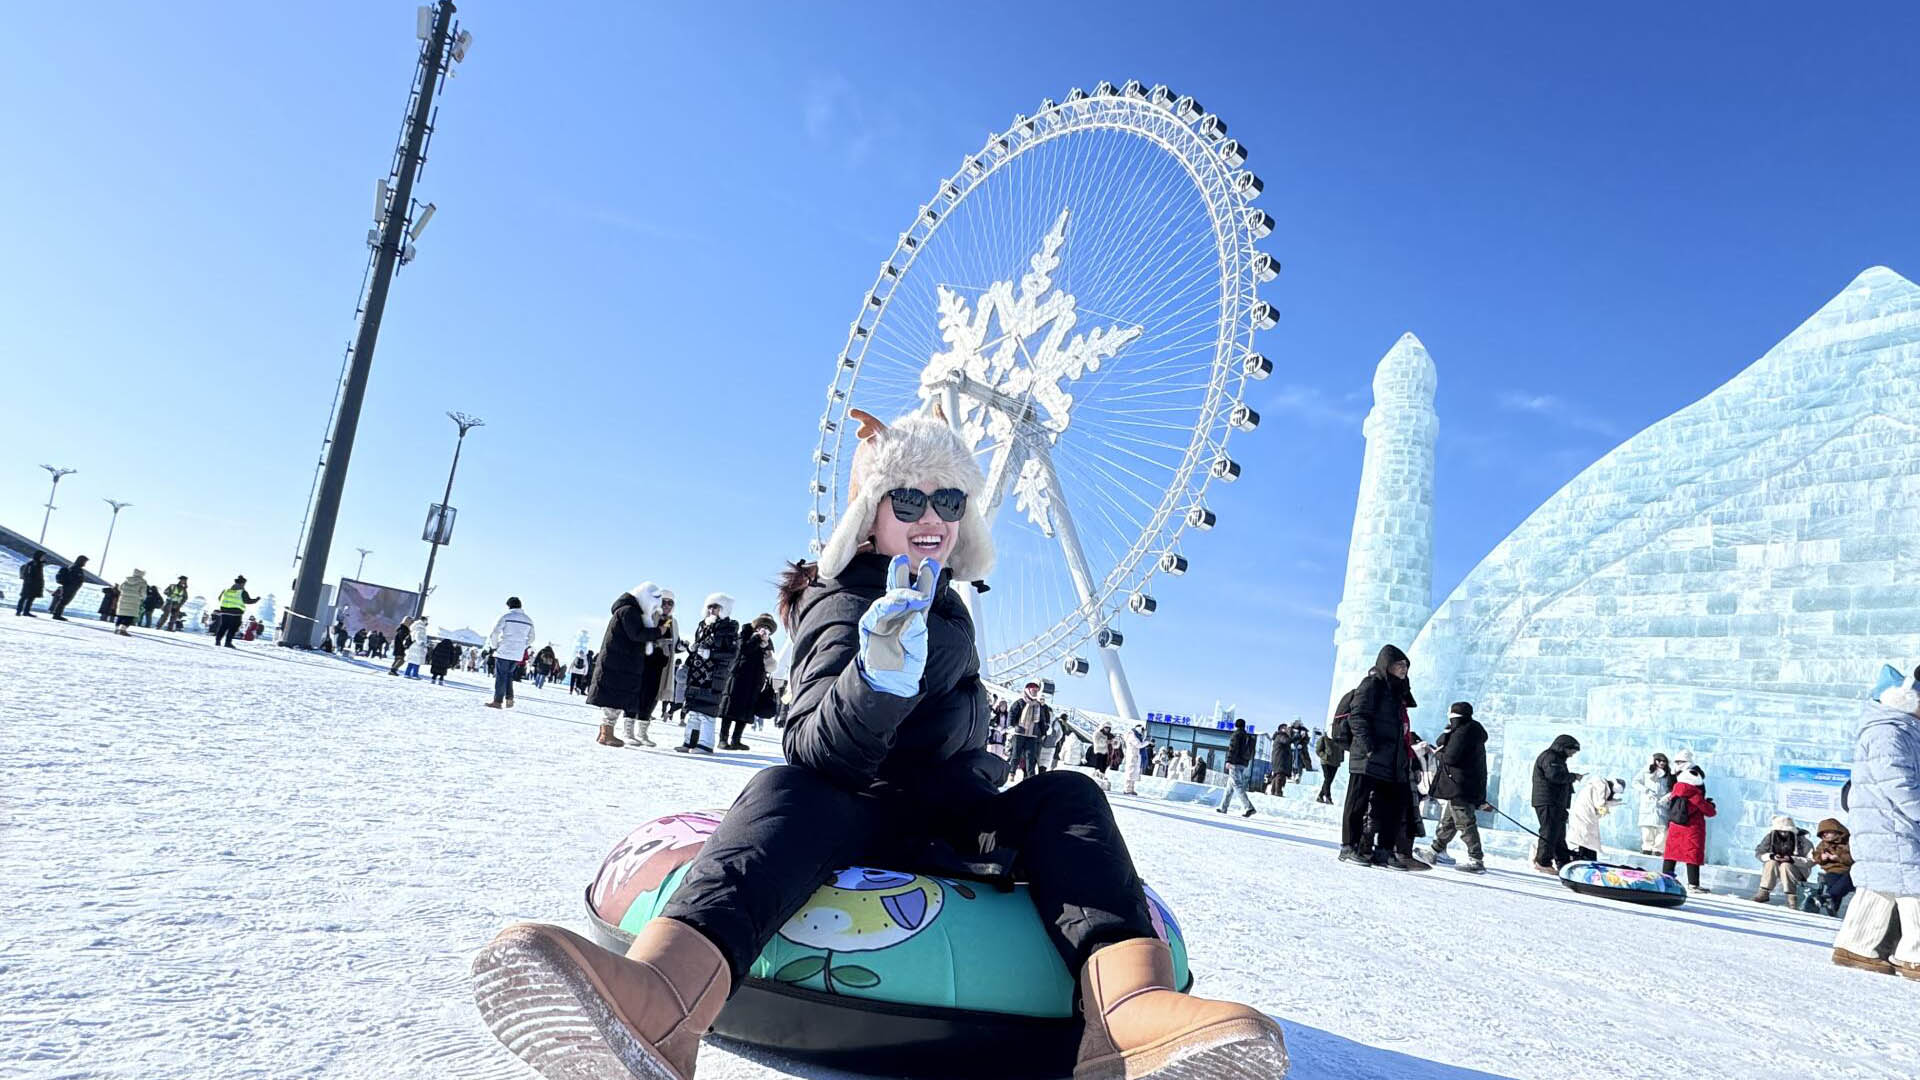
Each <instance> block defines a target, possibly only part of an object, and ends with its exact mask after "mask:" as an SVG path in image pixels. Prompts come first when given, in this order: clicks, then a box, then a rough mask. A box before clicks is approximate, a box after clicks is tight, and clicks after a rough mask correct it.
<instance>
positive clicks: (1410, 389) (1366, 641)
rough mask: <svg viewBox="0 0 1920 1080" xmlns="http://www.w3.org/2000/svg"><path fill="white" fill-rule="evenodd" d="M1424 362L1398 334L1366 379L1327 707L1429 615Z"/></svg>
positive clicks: (1429, 452) (1429, 380) (1429, 449)
mask: <svg viewBox="0 0 1920 1080" xmlns="http://www.w3.org/2000/svg"><path fill="white" fill-rule="evenodd" d="M1437 385H1438V376H1437V374H1436V373H1435V371H1434V365H1433V358H1432V357H1431V356H1429V355H1428V354H1427V349H1426V346H1425V345H1422V344H1421V343H1420V339H1419V338H1416V337H1414V336H1413V335H1412V334H1403V335H1401V338H1400V340H1399V341H1398V342H1396V343H1394V346H1393V348H1392V349H1390V350H1388V351H1387V355H1386V356H1385V357H1383V358H1381V360H1380V366H1379V368H1378V369H1377V370H1376V371H1375V372H1374V376H1373V408H1372V410H1371V411H1369V412H1368V413H1367V420H1366V426H1365V427H1364V428H1363V431H1364V433H1365V435H1366V439H1367V449H1366V456H1365V457H1364V458H1363V459H1362V463H1361V466H1360V495H1359V498H1358V500H1357V502H1356V504H1355V507H1354V514H1353V541H1352V543H1351V545H1350V546H1349V547H1348V549H1347V580H1346V587H1345V589H1344V590H1343V591H1342V593H1341V599H1340V606H1339V607H1338V608H1337V609H1336V610H1335V612H1334V617H1335V619H1336V620H1337V625H1336V626H1335V629H1334V633H1333V641H1334V665H1333V686H1332V689H1331V690H1330V691H1329V694H1328V702H1327V703H1328V705H1329V715H1331V706H1332V704H1333V703H1334V702H1335V701H1337V700H1338V699H1339V697H1340V695H1342V694H1344V693H1346V692H1347V691H1348V690H1351V689H1353V687H1354V686H1355V685H1356V684H1357V683H1359V681H1360V677H1361V676H1362V675H1364V674H1366V671H1367V668H1369V667H1371V666H1372V665H1373V659H1374V657H1375V655H1377V654H1378V653H1379V651H1380V646H1381V645H1383V644H1386V643H1389V642H1391V643H1393V644H1396V645H1399V646H1400V647H1401V648H1402V649H1405V648H1407V647H1408V646H1409V645H1411V644H1412V642H1413V637H1414V634H1415V633H1417V632H1418V631H1419V629H1420V627H1421V625H1422V624H1423V623H1425V622H1426V621H1427V615H1428V614H1429V613H1430V612H1431V611H1432V610H1433V443H1434V438H1435V436H1436V435H1437V434H1438V433H1439V430H1440V421H1439V419H1438V418H1437V417H1436V416H1435V415H1434V411H1433V395H1434V390H1435V388H1436V387H1437Z"/></svg>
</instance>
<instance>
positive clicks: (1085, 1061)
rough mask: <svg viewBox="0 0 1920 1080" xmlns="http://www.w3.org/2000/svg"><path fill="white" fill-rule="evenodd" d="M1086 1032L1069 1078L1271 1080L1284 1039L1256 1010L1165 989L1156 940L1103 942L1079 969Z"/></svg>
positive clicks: (1169, 973)
mask: <svg viewBox="0 0 1920 1080" xmlns="http://www.w3.org/2000/svg"><path fill="white" fill-rule="evenodd" d="M1080 1012H1081V1014H1082V1016H1083V1017H1084V1018H1085V1020H1086V1028H1085V1031H1084V1033H1083V1034H1082V1035H1081V1037H1080V1060H1079V1062H1078V1063H1077V1064H1075V1065H1074V1067H1073V1080H1141V1078H1144V1077H1153V1078H1155V1080H1187V1078H1199V1077H1205V1078H1207V1080H1277V1078H1279V1077H1282V1076H1285V1075H1286V1074H1287V1047H1286V1040H1285V1039H1284V1037H1283V1036H1282V1035H1281V1033H1280V1026H1279V1025H1278V1024H1275V1023H1274V1022H1273V1021H1272V1020H1271V1019H1269V1018H1268V1017H1267V1016H1266V1015H1265V1014H1264V1013H1261V1012H1260V1011H1259V1010H1258V1009H1253V1008H1249V1007H1248V1006H1245V1005H1237V1004H1234V1003H1232V1002H1226V1001H1208V1000H1207V999H1206V998H1197V997H1192V996H1189V995H1187V994H1182V993H1180V992H1179V991H1177V990H1175V989H1174V988H1173V952H1172V951H1171V950H1169V949H1168V948H1167V945H1166V943H1165V942H1163V941H1159V940H1157V939H1154V938H1135V939H1133V940H1131V941H1122V942H1120V943H1119V944H1116V945H1108V946H1107V947H1105V948H1103V949H1099V950H1097V951H1096V952H1094V954H1093V955H1092V956H1090V957H1088V958H1087V963H1086V966H1085V967H1084V968H1082V969H1081V970H1080Z"/></svg>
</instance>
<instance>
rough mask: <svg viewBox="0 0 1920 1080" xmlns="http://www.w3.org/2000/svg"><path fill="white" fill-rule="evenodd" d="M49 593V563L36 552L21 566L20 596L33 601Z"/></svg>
mask: <svg viewBox="0 0 1920 1080" xmlns="http://www.w3.org/2000/svg"><path fill="white" fill-rule="evenodd" d="M46 591H47V561H46V559H45V558H44V557H43V556H41V555H40V554H39V553H38V552H36V553H35V554H34V556H33V558H31V559H28V560H27V561H26V562H23V563H21V564H20V595H21V596H24V597H26V598H27V599H29V600H31V599H33V598H35V597H38V596H42V595H44V594H45V593H46Z"/></svg>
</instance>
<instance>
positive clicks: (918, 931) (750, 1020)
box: [587, 811, 1193, 1078]
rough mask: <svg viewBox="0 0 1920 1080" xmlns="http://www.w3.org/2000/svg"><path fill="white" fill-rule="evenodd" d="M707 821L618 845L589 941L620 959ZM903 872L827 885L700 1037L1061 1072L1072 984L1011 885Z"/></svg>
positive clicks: (1076, 1029)
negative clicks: (986, 1057) (708, 1034)
mask: <svg viewBox="0 0 1920 1080" xmlns="http://www.w3.org/2000/svg"><path fill="white" fill-rule="evenodd" d="M722 816H723V815H722V813H721V812H719V811H692V812H688V813H682V814H674V815H671V816H669V817H664V818H661V819H659V820H657V821H651V822H648V823H647V824H645V825H642V826H641V827H640V828H638V829H635V830H634V831H633V832H632V833H631V834H629V835H628V836H627V838H626V839H624V840H622V841H621V842H620V844H619V845H618V846H616V847H615V848H614V849H613V852H612V853H611V854H609V855H608V856H607V858H606V861H605V862H603V863H602V864H601V866H600V872H599V874H597V875H595V877H594V880H593V884H592V885H591V886H589V887H588V889H587V922H588V926H589V929H590V930H591V932H592V937H593V939H594V940H595V941H596V942H598V943H599V944H600V945H601V946H602V947H604V948H606V949H609V950H612V951H613V952H616V953H621V954H625V953H626V951H627V950H628V949H629V948H631V947H632V945H633V939H634V936H635V934H637V933H639V932H640V931H641V930H643V929H644V928H645V927H646V924H647V923H648V922H650V921H652V920H653V918H654V917H656V916H657V915H659V913H660V912H661V911H663V910H664V909H665V908H666V906H667V904H668V903H669V902H670V900H671V899H672V897H673V894H674V893H675V891H677V890H678V889H679V887H680V883H681V881H682V880H683V879H685V877H686V875H687V868H688V867H689V866H690V865H691V864H692V863H693V861H694V858H695V856H697V855H698V854H699V853H700V849H701V848H702V847H703V846H704V845H705V844H706V842H707V838H708V837H709V836H711V835H713V833H714V831H715V829H717V828H718V827H719V825H720V821H721V818H722ZM951 859H952V856H951V854H950V853H949V860H951ZM915 869H918V870H919V872H917V873H916V872H912V869H908V870H895V869H876V868H870V867H849V868H846V869H842V870H839V871H837V872H835V873H834V874H832V875H831V876H830V878H829V879H828V881H827V883H826V884H824V885H822V886H820V887H819V888H818V889H816V890H815V891H814V893H813V895H812V896H811V897H809V898H808V899H807V901H806V902H805V904H804V906H802V907H801V908H800V910H799V911H798V912H796V913H795V914H794V915H793V917H792V918H790V919H788V920H787V921H786V923H785V924H784V925H782V926H781V927H780V932H779V933H778V934H776V935H775V936H774V938H773V940H772V941H770V942H768V943H767V947H766V948H765V949H763V950H762V951H761V953H760V955H759V957H757V958H756V959H755V960H754V962H753V967H752V969H751V970H750V971H749V972H748V975H747V977H746V979H745V980H744V981H743V982H742V983H741V984H740V985H738V986H736V987H735V988H734V993H733V997H731V998H730V999H728V1001H727V1005H726V1008H724V1009H722V1010H720V1015H719V1016H718V1017H717V1018H715V1020H714V1022H713V1029H712V1030H713V1032H714V1033H715V1034H717V1035H724V1036H726V1037H727V1038H730V1039H738V1040H740V1041H741V1042H746V1043H752V1044H754V1045H756V1046H763V1047H766V1048H769V1049H772V1050H778V1051H780V1052H782V1053H784V1054H788V1055H791V1056H793V1057H798V1058H805V1059H807V1060H810V1061H814V1062H817V1063H820V1064H825V1065H832V1066H836V1067H840V1068H847V1069H854V1070H858V1071H861V1072H869V1073H879V1074H890V1075H900V1074H911V1075H917V1076H926V1075H933V1074H936V1073H952V1074H954V1075H966V1076H977V1075H979V1074H980V1070H981V1068H982V1063H981V1059H980V1056H979V1052H980V1048H981V1047H983V1046H991V1047H993V1057H994V1061H995V1063H996V1064H995V1067H994V1069H993V1071H994V1073H995V1075H1000V1076H1032V1077H1048V1078H1052V1077H1059V1076H1063V1075H1065V1074H1066V1073H1067V1072H1069V1071H1071V1070H1072V1068H1073V1063H1074V1056H1075V1054H1076V1052H1077V1051H1078V1049H1079V1043H1080V1021H1079V1016H1078V1013H1076V1012H1075V1010H1074V1007H1073V990H1074V982H1073V976H1072V974H1071V973H1069V972H1068V971H1067V969H1066V967H1065V966H1063V965H1062V964H1061V963H1060V959H1059V957H1058V955H1057V954H1056V953H1055V952H1054V950H1053V949H1052V948H1051V947H1049V945H1048V942H1047V930H1046V927H1045V925H1044V924H1043V923H1042V922H1041V921H1040V917H1039V914H1038V912H1037V911H1036V910H1035V909H1034V906H1033V901H1032V899H1031V897H1030V896H1029V892H1028V889H1027V888H1026V886H1024V885H1020V886H1016V885H1014V884H1013V883H1012V882H1011V880H1010V879H1000V878H996V879H992V880H987V881H984V882H982V881H979V880H977V878H976V877H975V875H976V874H977V872H978V870H979V869H980V868H979V867H972V868H966V867H962V868H959V869H958V870H956V869H955V867H954V866H951V865H930V864H929V865H922V866H920V867H917V868H915ZM969 878H973V880H969ZM1147 905H1148V906H1147V914H1148V915H1149V916H1150V917H1151V918H1152V920H1153V930H1154V934H1155V936H1157V937H1158V938H1160V940H1162V941H1165V942H1166V943H1167V944H1168V946H1169V948H1170V949H1171V951H1172V954H1173V970H1174V982H1175V985H1177V986H1179V987H1181V988H1183V989H1184V988H1185V987H1187V986H1188V985H1191V983H1192V981H1193V979H1192V975H1191V974H1189V973H1188V969H1187V957H1186V946H1185V943H1184V941H1183V940H1182V939H1181V935H1180V925H1179V923H1178V922H1176V921H1175V920H1174V918H1173V913H1172V912H1171V911H1169V910H1168V909H1167V907H1166V905H1165V904H1164V903H1163V902H1162V901H1161V900H1160V898H1159V897H1158V896H1155V895H1154V893H1153V891H1152V890H1151V889H1148V890H1147Z"/></svg>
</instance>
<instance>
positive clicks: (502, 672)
mask: <svg viewBox="0 0 1920 1080" xmlns="http://www.w3.org/2000/svg"><path fill="white" fill-rule="evenodd" d="M419 636H420V637H425V636H426V635H424V634H422V635H419ZM487 645H488V647H490V648H491V649H493V700H492V701H489V702H487V708H489V709H498V708H502V707H505V708H509V709H511V708H513V679H514V676H516V675H518V674H520V665H521V664H522V663H525V662H526V659H527V654H528V652H529V651H530V650H531V649H532V648H533V617H532V616H530V615H528V614H527V613H526V612H525V611H522V610H521V608H520V598H519V597H517V596H509V597H507V612H506V614H504V615H502V616H500V621H499V622H496V623H494V624H493V633H491V634H488V635H487Z"/></svg>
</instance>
